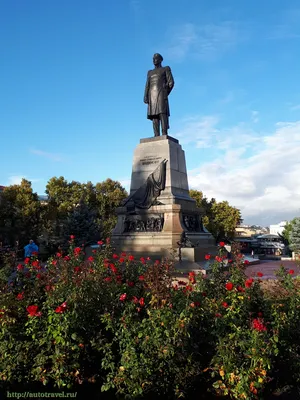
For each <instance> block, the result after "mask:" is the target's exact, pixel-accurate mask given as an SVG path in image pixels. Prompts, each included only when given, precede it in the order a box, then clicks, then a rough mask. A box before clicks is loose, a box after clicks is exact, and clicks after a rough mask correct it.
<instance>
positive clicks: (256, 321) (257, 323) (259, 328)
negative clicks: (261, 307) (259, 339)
mask: <svg viewBox="0 0 300 400" xmlns="http://www.w3.org/2000/svg"><path fill="white" fill-rule="evenodd" d="M252 328H253V329H255V330H256V331H259V332H263V331H266V330H267V328H266V327H265V326H264V324H263V322H262V321H260V320H259V319H254V320H253V321H252Z"/></svg>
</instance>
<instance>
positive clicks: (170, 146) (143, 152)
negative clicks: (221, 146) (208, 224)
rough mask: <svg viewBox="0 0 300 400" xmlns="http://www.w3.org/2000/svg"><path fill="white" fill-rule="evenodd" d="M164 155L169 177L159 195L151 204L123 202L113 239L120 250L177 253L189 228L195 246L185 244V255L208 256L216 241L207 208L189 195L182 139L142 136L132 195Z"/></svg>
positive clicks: (192, 257) (199, 258)
mask: <svg viewBox="0 0 300 400" xmlns="http://www.w3.org/2000/svg"><path fill="white" fill-rule="evenodd" d="M164 160H166V164H165V181H164V185H163V189H162V190H161V191H160V194H159V196H158V197H157V198H156V200H155V199H154V201H153V203H152V205H151V206H150V207H149V208H146V209H144V208H137V207H133V208H132V207H131V208H129V207H128V206H126V205H125V206H123V207H120V208H118V209H117V215H118V221H117V225H116V227H115V229H114V231H113V235H112V241H113V243H114V246H115V247H116V248H117V249H118V250H119V251H127V252H131V253H133V254H135V255H137V256H144V257H147V256H150V257H156V258H161V257H168V256H170V254H172V253H174V252H175V253H177V254H178V248H179V246H178V242H179V241H180V238H181V235H182V232H183V231H185V232H186V236H187V238H188V241H189V243H190V244H191V245H192V246H194V247H190V248H182V250H181V252H182V256H184V257H185V258H187V259H188V260H189V261H191V262H198V261H203V260H204V255H205V254H206V253H208V252H209V253H214V252H215V250H216V247H215V241H214V238H213V237H212V235H211V234H210V233H209V232H207V231H206V230H205V228H204V227H203V225H202V215H203V210H202V209H199V208H197V207H196V202H195V200H194V199H192V198H191V197H190V195H189V186H188V179H187V171H186V162H185V155H184V151H183V150H182V148H181V145H180V144H179V142H178V140H177V139H174V138H172V137H169V136H158V137H153V138H149V139H141V141H140V144H139V145H138V146H137V147H136V149H135V152H134V157H133V167H132V175H131V186H130V195H129V198H130V197H131V196H134V194H135V192H136V191H137V190H138V189H139V188H140V187H141V186H142V185H144V184H145V182H146V181H147V178H148V177H149V176H150V175H151V174H152V173H153V172H154V171H155V170H156V169H157V168H158V167H159V165H161V163H162V162H163V161H164ZM185 253H186V254H185Z"/></svg>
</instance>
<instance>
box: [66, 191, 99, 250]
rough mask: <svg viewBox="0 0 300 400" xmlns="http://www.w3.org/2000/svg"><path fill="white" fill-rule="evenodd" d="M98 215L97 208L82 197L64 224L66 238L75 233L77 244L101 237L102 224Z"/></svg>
mask: <svg viewBox="0 0 300 400" xmlns="http://www.w3.org/2000/svg"><path fill="white" fill-rule="evenodd" d="M97 217H98V215H97V210H95V209H94V208H93V207H92V206H90V205H88V204H86V203H85V202H84V200H83V199H82V200H81V201H80V202H79V204H78V205H77V206H76V207H75V208H74V209H73V210H72V211H71V213H70V214H69V216H68V218H67V220H66V222H65V224H64V236H65V238H69V236H70V235H74V236H75V243H76V245H77V246H81V245H82V244H85V243H87V242H90V241H94V240H98V239H100V226H99V224H98V221H97Z"/></svg>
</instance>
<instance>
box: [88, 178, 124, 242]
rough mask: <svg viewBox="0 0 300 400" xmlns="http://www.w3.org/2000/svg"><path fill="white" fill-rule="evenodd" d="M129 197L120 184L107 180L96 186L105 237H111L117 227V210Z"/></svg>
mask: <svg viewBox="0 0 300 400" xmlns="http://www.w3.org/2000/svg"><path fill="white" fill-rule="evenodd" d="M127 196H128V194H127V192H126V190H125V189H124V188H123V187H122V185H121V184H120V182H118V181H113V180H112V179H106V181H104V182H101V183H97V184H96V199H97V205H98V211H99V215H100V218H101V225H102V229H103V235H104V236H110V234H111V231H112V229H113V228H114V226H115V225H116V222H117V217H116V213H115V211H116V208H117V207H118V206H119V205H120V204H121V202H122V200H124V199H125V198H126V197H127Z"/></svg>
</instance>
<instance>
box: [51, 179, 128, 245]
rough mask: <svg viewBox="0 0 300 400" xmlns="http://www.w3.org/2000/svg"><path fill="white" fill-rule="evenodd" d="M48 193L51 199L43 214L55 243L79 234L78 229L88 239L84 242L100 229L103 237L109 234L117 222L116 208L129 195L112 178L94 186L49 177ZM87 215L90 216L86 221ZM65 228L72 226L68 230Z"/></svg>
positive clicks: (88, 183) (81, 235)
mask: <svg viewBox="0 0 300 400" xmlns="http://www.w3.org/2000/svg"><path fill="white" fill-rule="evenodd" d="M46 193H47V195H48V197H49V202H48V205H47V208H45V210H44V214H43V221H44V231H45V234H46V236H47V241H48V242H49V241H50V242H52V243H54V242H57V243H61V242H63V240H67V239H68V235H69V234H70V233H72V234H74V235H75V236H77V235H76V233H75V231H77V230H79V232H80V233H79V237H80V238H83V237H85V238H86V240H85V241H87V240H92V238H93V237H95V236H98V234H95V231H97V232H99V230H100V229H101V235H102V236H103V237H108V236H110V234H111V231H112V229H113V227H114V225H115V224H116V216H115V209H116V208H117V207H118V206H119V205H120V203H121V201H122V200H123V199H124V198H126V196H127V193H126V191H125V189H124V188H123V187H122V185H121V184H120V183H119V182H117V181H113V180H112V179H107V180H106V181H104V182H100V183H97V184H96V185H93V184H92V183H91V182H87V183H80V182H76V181H72V182H68V181H67V180H66V179H65V178H64V177H62V176H61V177H59V178H56V177H54V178H51V179H50V180H49V182H48V184H47V186H46ZM79 205H80V207H79ZM78 207H79V208H78ZM84 215H86V216H87V215H89V216H88V218H87V219H88V220H87V221H86V224H85V222H84ZM79 220H80V221H81V222H79ZM76 221H77V222H76ZM91 221H92V222H91ZM90 224H91V225H90ZM95 224H97V225H98V228H97V229H96V227H95ZM79 226H80V228H79ZM84 226H85V229H84ZM72 227H74V228H72ZM66 228H68V229H70V230H69V232H67V231H66ZM74 229H75V230H74ZM84 231H85V233H84Z"/></svg>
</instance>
